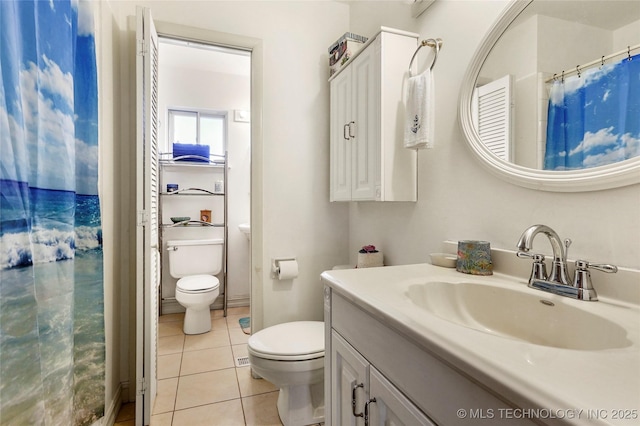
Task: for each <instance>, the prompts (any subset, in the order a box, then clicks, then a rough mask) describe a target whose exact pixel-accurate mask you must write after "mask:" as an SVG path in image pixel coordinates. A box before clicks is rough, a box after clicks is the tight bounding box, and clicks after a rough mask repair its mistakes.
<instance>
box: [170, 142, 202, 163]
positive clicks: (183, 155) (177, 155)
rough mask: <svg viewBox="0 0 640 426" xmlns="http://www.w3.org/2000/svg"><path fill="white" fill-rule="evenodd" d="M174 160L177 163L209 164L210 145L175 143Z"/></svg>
mask: <svg viewBox="0 0 640 426" xmlns="http://www.w3.org/2000/svg"><path fill="white" fill-rule="evenodd" d="M173 159H174V160H175V161H192V162H196V163H208V162H209V145H195V144H186V143H174V144H173Z"/></svg>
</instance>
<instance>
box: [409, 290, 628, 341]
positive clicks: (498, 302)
mask: <svg viewBox="0 0 640 426" xmlns="http://www.w3.org/2000/svg"><path fill="white" fill-rule="evenodd" d="M528 290H530V289H528V288H526V287H525V288H524V289H516V288H514V289H510V288H507V287H504V286H493V285H487V284H479V283H473V282H461V283H451V282H428V283H423V284H412V285H410V286H409V288H408V289H407V292H406V296H407V297H408V298H409V299H410V300H411V302H412V303H413V304H415V305H416V306H418V307H420V308H422V309H425V310H426V311H428V312H429V313H431V314H433V315H435V316H438V317H440V318H442V319H445V320H447V321H450V322H452V323H455V324H458V325H461V326H464V327H468V328H472V329H475V330H478V331H482V332H486V333H490V334H494V335H497V336H502V337H507V338H512V339H518V340H522V341H525V342H529V343H533V344H536V345H543V346H551V347H556V348H563V349H577V350H604V349H616V348H624V347H628V346H630V345H631V344H632V342H631V341H630V340H629V339H628V338H627V332H626V331H625V329H624V328H623V327H621V326H620V325H618V324H616V323H614V322H612V321H610V320H608V319H606V318H603V317H601V316H599V315H596V314H593V313H591V312H589V310H588V309H589V306H591V304H593V303H602V302H582V301H577V302H576V303H584V304H585V307H584V309H582V308H577V307H575V306H572V304H570V303H566V302H567V301H569V302H572V301H571V300H570V299H567V300H566V301H565V300H559V299H562V298H561V297H559V296H553V295H547V294H545V293H542V292H540V294H537V291H536V290H531V292H530V291H528ZM533 292H536V293H533Z"/></svg>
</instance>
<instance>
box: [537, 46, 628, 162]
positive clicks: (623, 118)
mask: <svg viewBox="0 0 640 426" xmlns="http://www.w3.org/2000/svg"><path fill="white" fill-rule="evenodd" d="M637 156H640V55H635V56H629V57H625V58H624V59H622V60H620V61H618V62H616V63H611V64H605V65H603V66H601V67H596V68H591V69H587V70H583V71H582V72H581V73H580V75H579V76H578V75H573V76H571V77H565V78H564V79H560V78H559V79H556V81H554V82H553V84H552V87H551V90H550V96H549V108H548V122H547V143H546V150H545V160H544V168H545V169H546V170H574V169H585V168H590V167H597V166H604V165H607V164H611V163H616V162H619V161H624V160H628V159H630V158H633V157H637Z"/></svg>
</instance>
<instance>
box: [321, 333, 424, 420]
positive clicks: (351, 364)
mask: <svg viewBox="0 0 640 426" xmlns="http://www.w3.org/2000/svg"><path fill="white" fill-rule="evenodd" d="M331 359H332V365H331V378H332V380H331V382H332V389H331V398H332V401H331V407H332V411H331V424H334V425H345V426H346V425H352V426H355V425H365V424H368V425H397V426H401V425H407V426H413V425H427V426H433V425H435V423H433V422H431V421H430V420H429V418H428V417H427V416H425V415H424V414H423V413H422V412H421V411H420V410H419V409H418V408H417V407H416V406H415V405H414V404H413V403H412V402H411V401H410V400H409V399H407V398H406V397H405V396H404V395H403V394H402V392H400V391H399V390H398V389H397V388H396V387H395V386H394V385H393V384H392V383H391V382H390V381H389V380H387V379H386V378H385V377H384V376H383V375H382V373H380V372H379V371H378V370H377V369H376V368H375V367H373V366H372V365H371V364H369V362H368V361H367V360H366V359H365V358H364V357H363V356H362V355H360V353H359V352H358V351H356V350H355V349H354V348H353V347H352V346H351V345H350V344H349V343H347V341H346V340H344V339H343V338H342V337H341V336H340V334H338V333H337V332H336V331H332V332H331Z"/></svg>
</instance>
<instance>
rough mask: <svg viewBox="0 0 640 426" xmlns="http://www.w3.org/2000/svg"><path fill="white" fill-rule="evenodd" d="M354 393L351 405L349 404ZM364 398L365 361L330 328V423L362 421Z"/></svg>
mask: <svg viewBox="0 0 640 426" xmlns="http://www.w3.org/2000/svg"><path fill="white" fill-rule="evenodd" d="M354 396H355V406H354V404H353V400H354ZM368 399H369V363H368V362H367V360H366V359H364V358H363V357H362V355H360V354H359V353H358V352H357V351H356V350H355V349H354V348H353V347H352V346H351V345H349V344H348V343H347V341H346V340H344V339H343V338H342V337H341V336H340V335H339V334H338V333H336V332H335V331H333V330H332V331H331V424H332V425H340V426H356V425H364V414H363V408H364V404H365V402H366V401H367V400H368ZM354 412H355V414H356V415H354ZM327 414H328V413H327Z"/></svg>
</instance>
